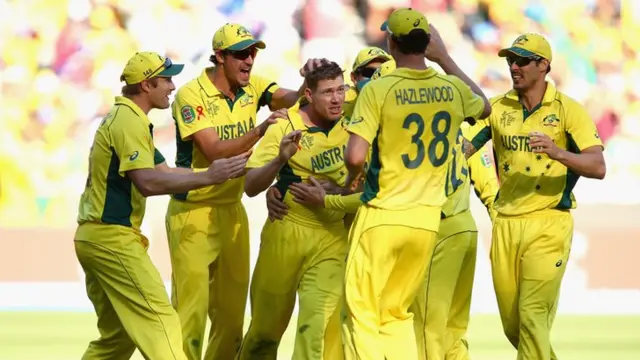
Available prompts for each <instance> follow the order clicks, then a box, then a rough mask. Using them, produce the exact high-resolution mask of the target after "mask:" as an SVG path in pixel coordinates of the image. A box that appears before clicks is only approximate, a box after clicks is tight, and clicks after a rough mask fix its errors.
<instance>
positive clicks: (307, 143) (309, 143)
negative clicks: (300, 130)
mask: <svg viewBox="0 0 640 360" xmlns="http://www.w3.org/2000/svg"><path fill="white" fill-rule="evenodd" d="M300 146H302V148H303V149H305V150H309V149H311V147H313V136H312V135H305V136H303V137H302V139H300Z"/></svg>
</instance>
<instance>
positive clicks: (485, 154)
mask: <svg viewBox="0 0 640 360" xmlns="http://www.w3.org/2000/svg"><path fill="white" fill-rule="evenodd" d="M480 161H482V165H484V167H486V168H489V167H491V156H489V152H487V151H484V152H483V153H482V156H481V157H480Z"/></svg>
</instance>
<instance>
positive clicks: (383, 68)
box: [371, 59, 396, 80]
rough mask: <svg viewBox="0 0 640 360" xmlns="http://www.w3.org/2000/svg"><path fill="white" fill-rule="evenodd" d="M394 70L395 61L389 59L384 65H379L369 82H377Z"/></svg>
mask: <svg viewBox="0 0 640 360" xmlns="http://www.w3.org/2000/svg"><path fill="white" fill-rule="evenodd" d="M395 69H396V61H395V60H393V59H391V60H389V61H385V62H384V63H382V65H380V67H379V68H377V69H376V71H375V72H374V73H373V75H372V76H371V80H378V79H380V78H381V77H383V76H385V75H387V74H390V73H392V72H393V70H395Z"/></svg>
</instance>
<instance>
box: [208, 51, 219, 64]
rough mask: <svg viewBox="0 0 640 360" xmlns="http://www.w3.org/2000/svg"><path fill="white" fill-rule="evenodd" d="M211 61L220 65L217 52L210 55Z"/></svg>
mask: <svg viewBox="0 0 640 360" xmlns="http://www.w3.org/2000/svg"><path fill="white" fill-rule="evenodd" d="M209 61H211V62H212V63H213V65H218V58H216V54H215V53H213V54H211V55H210V56H209Z"/></svg>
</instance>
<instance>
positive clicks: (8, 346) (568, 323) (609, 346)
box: [0, 312, 640, 360]
mask: <svg viewBox="0 0 640 360" xmlns="http://www.w3.org/2000/svg"><path fill="white" fill-rule="evenodd" d="M294 320H295V319H294ZM291 324H294V325H295V321H292V322H291ZM96 336H97V330H96V329H95V317H94V315H93V314H92V313H60V312H22V313H21V312H0V359H1V360H18V359H19V360H31V359H38V360H63V359H64V360H70V359H79V358H80V357H81V355H82V352H83V351H84V349H85V347H86V345H87V343H88V342H89V341H90V340H93V339H94V338H96ZM293 336H294V331H293V327H292V326H290V327H289V329H288V330H287V333H286V334H285V336H284V339H283V342H282V345H281V349H280V356H279V359H289V358H290V356H291V347H292V343H293ZM552 337H553V343H554V346H555V348H556V353H557V354H558V356H559V357H560V359H561V360H605V359H615V360H637V359H640V316H636V317H631V316H566V315H565V316H560V317H559V318H558V320H557V321H556V324H555V325H554V331H553V334H552ZM469 343H470V346H471V356H472V359H473V360H502V359H505V360H509V359H515V351H514V350H513V349H512V348H511V347H510V345H509V344H508V343H507V341H506V339H505V338H504V337H503V335H502V331H501V328H500V320H499V319H498V317H496V316H487V315H476V316H473V317H472V320H471V326H470V329H469ZM133 358H134V359H136V360H138V359H142V357H141V356H140V355H139V354H136V355H134V357H133Z"/></svg>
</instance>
